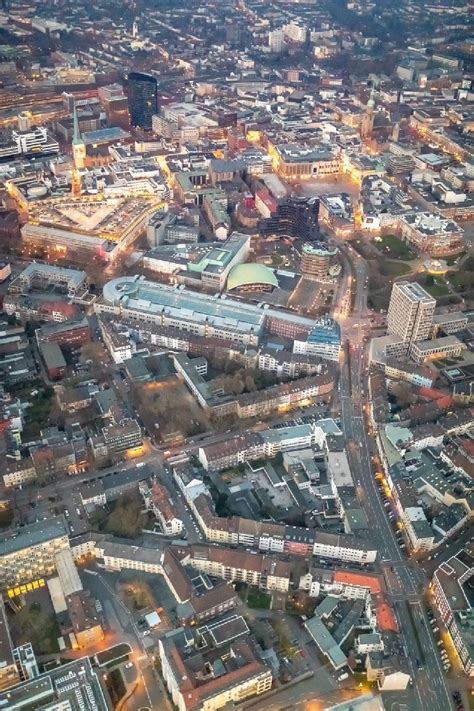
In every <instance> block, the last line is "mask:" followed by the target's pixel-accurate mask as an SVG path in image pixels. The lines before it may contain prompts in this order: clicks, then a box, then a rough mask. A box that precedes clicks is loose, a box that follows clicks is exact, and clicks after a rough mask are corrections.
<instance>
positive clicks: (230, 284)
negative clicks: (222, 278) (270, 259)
mask: <svg viewBox="0 0 474 711" xmlns="http://www.w3.org/2000/svg"><path fill="white" fill-rule="evenodd" d="M249 284H267V285H270V286H274V287H275V286H278V279H277V278H276V276H275V273H274V271H273V269H270V268H269V267H266V266H265V265H264V264H253V263H252V264H236V266H235V267H232V269H231V270H230V273H229V278H228V279H227V289H228V290H231V289H239V288H240V287H242V286H248V285H249Z"/></svg>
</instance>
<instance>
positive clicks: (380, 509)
mask: <svg viewBox="0 0 474 711" xmlns="http://www.w3.org/2000/svg"><path fill="white" fill-rule="evenodd" d="M344 251H345V254H346V256H347V257H348V258H349V259H350V260H351V263H352V269H353V277H354V278H355V281H356V285H355V287H356V288H355V294H354V307H353V313H352V316H351V317H350V318H348V319H341V327H342V334H343V343H344V351H343V361H342V364H341V380H340V399H341V421H342V426H343V430H344V433H345V436H346V440H347V455H348V460H349V464H350V467H351V471H352V474H353V478H354V483H355V484H356V486H357V492H358V495H359V498H360V502H361V505H362V507H363V509H364V512H365V514H366V516H367V520H368V521H369V526H370V529H371V530H373V535H374V536H375V537H376V540H377V543H378V550H379V555H380V558H381V561H380V563H381V566H382V570H383V572H384V575H385V578H386V581H387V591H388V597H389V600H390V601H391V602H392V604H393V605H394V607H395V610H396V614H397V618H398V623H399V628H400V632H401V634H402V636H403V639H404V646H405V650H406V656H407V660H408V666H409V670H410V675H411V678H412V681H413V689H412V701H411V706H410V709H411V708H413V709H420V711H424V710H425V709H428V708H429V709H431V711H447V709H451V708H452V701H451V696H450V693H449V690H448V688H447V685H446V679H445V677H444V674H443V669H442V667H441V663H440V659H439V654H438V649H437V647H436V644H435V640H434V638H433V634H432V632H431V628H430V626H429V624H428V621H427V618H426V614H425V610H424V608H423V603H422V599H421V598H422V593H423V591H424V587H425V584H426V578H425V577H424V574H423V571H422V570H421V568H419V567H417V565H416V563H415V562H413V561H408V560H406V559H405V557H404V555H403V554H402V551H401V549H400V547H399V545H398V543H397V540H396V537H395V534H394V531H393V528H392V524H391V522H390V520H389V518H388V514H387V511H386V510H385V508H384V506H383V503H382V499H381V497H380V493H379V489H378V484H377V482H376V480H375V477H374V473H373V469H372V464H371V456H372V453H375V442H374V438H373V436H372V435H370V436H369V425H368V424H367V420H366V417H365V414H366V409H367V407H368V405H369V393H368V390H367V380H368V359H367V352H366V342H367V338H366V337H367V336H368V335H369V332H370V323H368V320H369V314H368V312H367V303H366V296H367V290H366V278H367V268H366V264H365V261H364V260H363V259H362V258H361V257H360V255H358V254H357V253H356V252H355V251H354V250H352V249H351V248H350V247H349V246H348V247H345V248H344Z"/></svg>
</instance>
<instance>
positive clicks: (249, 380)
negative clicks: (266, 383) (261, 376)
mask: <svg viewBox="0 0 474 711" xmlns="http://www.w3.org/2000/svg"><path fill="white" fill-rule="evenodd" d="M244 385H245V389H246V391H247V392H248V393H253V392H254V391H255V390H256V389H257V386H256V384H255V380H254V379H253V376H252V375H246V376H245V380H244Z"/></svg>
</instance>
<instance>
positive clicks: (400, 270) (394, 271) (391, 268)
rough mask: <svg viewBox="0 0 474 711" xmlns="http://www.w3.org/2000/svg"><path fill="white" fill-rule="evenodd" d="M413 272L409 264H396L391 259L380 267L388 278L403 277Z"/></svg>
mask: <svg viewBox="0 0 474 711" xmlns="http://www.w3.org/2000/svg"><path fill="white" fill-rule="evenodd" d="M410 271H411V269H410V267H409V265H408V264H405V262H396V261H392V260H390V259H385V260H384V261H383V262H382V263H381V265H380V273H381V274H382V276H387V277H401V276H405V274H409V273H410Z"/></svg>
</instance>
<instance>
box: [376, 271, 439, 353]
mask: <svg viewBox="0 0 474 711" xmlns="http://www.w3.org/2000/svg"><path fill="white" fill-rule="evenodd" d="M435 308H436V300H435V299H433V297H432V296H430V295H429V294H428V292H427V291H425V290H424V289H423V287H421V286H420V285H419V284H417V283H410V282H407V281H400V282H396V283H395V284H394V285H393V288H392V295H391V297H390V304H389V307H388V314H387V333H388V334H390V335H393V336H399V337H400V338H401V339H402V340H403V341H404V342H405V343H413V342H415V341H426V340H427V339H428V338H429V337H430V334H431V327H432V324H433V315H434V310H435Z"/></svg>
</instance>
